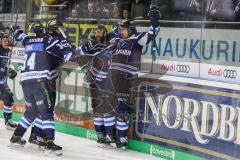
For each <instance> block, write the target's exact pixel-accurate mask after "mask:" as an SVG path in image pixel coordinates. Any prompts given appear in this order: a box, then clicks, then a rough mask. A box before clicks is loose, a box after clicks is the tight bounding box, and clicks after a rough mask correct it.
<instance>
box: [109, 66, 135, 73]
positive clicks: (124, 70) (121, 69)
mask: <svg viewBox="0 0 240 160" xmlns="http://www.w3.org/2000/svg"><path fill="white" fill-rule="evenodd" d="M110 69H112V70H119V71H123V72H127V73H131V74H136V73H137V72H134V71H131V70H128V69H124V68H121V67H117V66H115V67H113V66H111V68H110Z"/></svg>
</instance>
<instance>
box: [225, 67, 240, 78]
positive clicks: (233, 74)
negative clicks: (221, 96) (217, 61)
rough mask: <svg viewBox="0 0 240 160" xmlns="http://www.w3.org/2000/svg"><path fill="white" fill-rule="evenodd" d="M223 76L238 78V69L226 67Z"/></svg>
mask: <svg viewBox="0 0 240 160" xmlns="http://www.w3.org/2000/svg"><path fill="white" fill-rule="evenodd" d="M223 76H224V77H225V78H233V79H236V78H237V71H236V70H230V69H224V71H223Z"/></svg>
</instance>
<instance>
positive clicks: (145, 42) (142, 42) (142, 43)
mask: <svg viewBox="0 0 240 160" xmlns="http://www.w3.org/2000/svg"><path fill="white" fill-rule="evenodd" d="M147 42H148V34H147V33H146V34H145V35H144V36H143V37H142V38H140V39H139V40H138V44H140V45H141V46H143V45H145V44H147Z"/></svg>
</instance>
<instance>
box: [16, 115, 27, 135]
mask: <svg viewBox="0 0 240 160" xmlns="http://www.w3.org/2000/svg"><path fill="white" fill-rule="evenodd" d="M30 125H31V123H30V122H29V121H28V120H27V119H26V118H25V117H22V118H21V119H20V121H19V123H18V126H17V128H16V129H15V131H14V135H17V136H21V137H22V136H23V135H24V134H25V132H26V131H27V129H28V127H29V126H30Z"/></svg>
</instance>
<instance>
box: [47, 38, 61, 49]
mask: <svg viewBox="0 0 240 160" xmlns="http://www.w3.org/2000/svg"><path fill="white" fill-rule="evenodd" d="M58 42H59V41H58V40H55V41H54V42H53V43H52V44H51V45H50V46H48V47H47V48H46V50H48V49H49V48H51V47H53V46H54V45H55V44H56V43H58Z"/></svg>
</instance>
